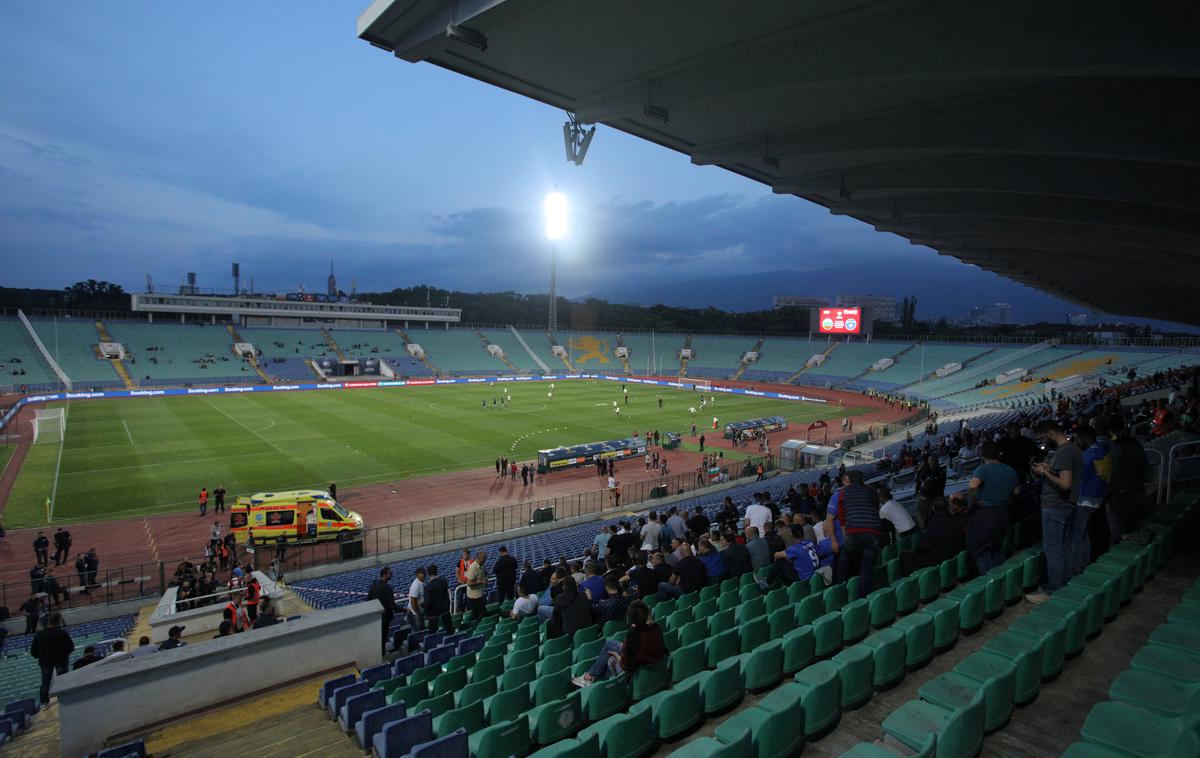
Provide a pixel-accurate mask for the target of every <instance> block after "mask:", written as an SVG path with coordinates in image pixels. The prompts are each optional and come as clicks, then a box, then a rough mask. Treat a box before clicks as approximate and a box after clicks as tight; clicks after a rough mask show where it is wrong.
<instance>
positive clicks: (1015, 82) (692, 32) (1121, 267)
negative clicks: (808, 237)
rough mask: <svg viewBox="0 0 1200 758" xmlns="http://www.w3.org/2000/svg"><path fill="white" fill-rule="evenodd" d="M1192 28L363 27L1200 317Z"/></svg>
mask: <svg viewBox="0 0 1200 758" xmlns="http://www.w3.org/2000/svg"><path fill="white" fill-rule="evenodd" d="M451 14H453V17H452V15H451ZM1198 19H1200V14H1198V13H1197V10H1196V8H1195V6H1194V5H1193V4H1190V3H1172V2H1167V1H1165V0H1164V1H1162V2H1150V3H1144V4H1133V5H1130V4H1127V3H1117V2H1099V3H1096V2H1087V3H1085V2H1080V1H1079V0H1059V1H1057V2H1045V0H1042V1H1041V2H1036V1H1033V0H1009V1H1008V2H1001V3H971V2H966V3H964V2H953V1H951V0H941V1H939V0H897V1H895V2H867V1H866V0H827V1H825V2H792V1H788V0H783V1H779V0H776V1H767V0H763V1H762V2H748V3H744V2H728V1H727V0H701V1H699V2H693V3H686V4H680V3H653V2H644V1H643V0H610V1H609V2H601V3H586V2H579V1H578V0H557V1H555V2H550V1H549V0H455V1H454V2H446V0H376V1H375V2H374V3H373V4H372V5H371V7H370V8H368V9H367V10H366V11H365V12H364V13H363V15H362V16H361V17H360V19H359V24H358V33H359V36H360V37H361V38H362V39H364V40H366V41H368V42H370V43H371V44H372V45H375V46H377V47H380V48H383V49H385V50H388V51H391V52H394V54H395V55H396V56H397V57H399V58H402V59H404V60H407V61H412V62H417V61H427V62H429V63H433V64H435V65H438V66H442V67H444V68H447V69H450V70H453V71H457V72H459V73H462V74H465V75H466V76H470V77H473V78H475V79H479V80H481V81H484V82H488V83H490V84H493V85H496V86H498V87H503V88H505V89H509V90H512V91H514V92H517V93H520V94H522V95H525V96H527V97H530V98H533V99H536V100H540V101H542V102H545V103H548V104H550V105H553V106H555V107H558V108H562V109H564V110H567V111H570V112H572V113H574V114H576V115H577V117H578V119H579V120H580V121H583V122H598V123H603V124H605V125H607V126H610V127H612V128H614V129H620V130H622V131H625V132H628V133H630V134H634V135H637V136H639V137H643V138H645V139H647V140H650V141H652V142H656V143H658V144H661V145H664V146H666V147H670V148H672V149H675V150H678V151H680V152H683V153H686V154H687V155H689V156H691V159H692V162H693V163H695V164H697V165H718V166H722V167H724V168H727V169H729V170H730V171H733V172H736V173H738V174H741V175H743V176H746V177H749V178H751V179H755V180H757V181H760V182H763V183H765V184H768V185H770V186H771V187H772V188H773V189H774V191H775V192H777V193H785V194H795V195H797V196H799V197H802V198H805V199H807V200H811V201H812V202H815V203H819V204H820V205H823V206H825V207H826V208H828V209H829V210H830V212H831V213H834V214H843V215H848V216H851V217H853V218H857V219H859V220H862V221H864V222H866V223H868V224H871V225H873V226H874V227H875V228H876V229H879V230H881V231H888V232H894V233H896V234H899V235H901V236H903V237H906V238H908V239H909V240H910V241H911V242H913V243H914V244H919V245H928V246H929V247H932V248H934V249H935V250H937V251H939V252H940V253H941V254H943V255H950V256H954V257H955V258H958V259H960V260H962V261H964V262H966V263H972V264H975V265H977V266H980V267H982V268H985V269H988V270H990V271H995V272H996V273H999V274H1002V275H1004V276H1007V277H1010V278H1012V279H1015V280H1017V281H1021V282H1024V283H1026V284H1029V285H1031V286H1033V287H1036V288H1037V289H1040V290H1043V291H1045V292H1048V293H1051V294H1054V295H1058V296H1060V297H1063V298H1065V299H1067V300H1070V301H1073V302H1075V303H1078V304H1081V305H1085V306H1088V307H1091V308H1094V309H1097V310H1101V311H1105V312H1117V313H1123V314H1127V315H1136V316H1144V317H1149V318H1160V319H1166V320H1170V321H1177V322H1182V323H1190V324H1200V308H1197V307H1196V305H1195V304H1194V303H1193V302H1192V301H1191V298H1192V297H1195V293H1196V290H1197V285H1198V284H1200V244H1198V243H1200V170H1198V167H1200V139H1197V135H1200V86H1198V83H1200V79H1198V76H1200V45H1197V44H1196V32H1197V20H1198ZM448 24H454V25H455V26H456V27H457V28H458V29H460V30H465V31H461V32H460V33H459V34H458V35H457V38H451V37H450V36H449V35H448V34H447V25H448ZM476 33H477V34H478V35H479V36H475V34H476ZM481 43H482V45H481ZM481 46H484V47H486V49H480V47H481ZM599 136H600V138H601V139H602V138H603V135H599ZM546 139H557V135H555V134H549V133H548V134H547V135H546Z"/></svg>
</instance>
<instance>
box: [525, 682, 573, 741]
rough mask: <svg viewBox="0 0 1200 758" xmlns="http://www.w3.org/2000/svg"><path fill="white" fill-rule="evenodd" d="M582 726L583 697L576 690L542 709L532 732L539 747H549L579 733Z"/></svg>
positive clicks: (531, 726)
mask: <svg viewBox="0 0 1200 758" xmlns="http://www.w3.org/2000/svg"><path fill="white" fill-rule="evenodd" d="M581 726H583V696H582V693H581V692H580V691H579V690H575V691H574V692H572V693H571V694H569V695H567V696H566V697H563V698H559V699H558V700H556V701H554V702H553V703H550V704H549V705H547V706H546V708H544V709H541V710H540V711H539V713H538V716H537V723H536V724H532V725H530V730H531V731H532V732H533V734H534V739H535V741H536V742H537V743H538V744H539V745H549V744H550V743H552V742H558V741H559V740H561V739H563V738H565V737H570V736H571V735H573V734H575V732H577V731H579V728H580V727H581Z"/></svg>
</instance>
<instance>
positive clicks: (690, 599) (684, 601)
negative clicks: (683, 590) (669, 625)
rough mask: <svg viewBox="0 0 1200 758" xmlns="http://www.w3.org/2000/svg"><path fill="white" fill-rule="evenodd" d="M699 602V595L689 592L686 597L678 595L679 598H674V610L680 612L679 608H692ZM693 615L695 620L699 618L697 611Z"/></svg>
mask: <svg viewBox="0 0 1200 758" xmlns="http://www.w3.org/2000/svg"><path fill="white" fill-rule="evenodd" d="M699 602H700V593H699V592H689V593H687V594H686V595H680V596H679V597H677V598H675V610H680V609H681V608H694V607H695V606H696V604H697V603H699ZM695 615H696V618H700V611H699V610H697V611H696V612H695Z"/></svg>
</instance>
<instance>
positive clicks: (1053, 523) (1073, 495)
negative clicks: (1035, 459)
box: [1025, 419, 1083, 603]
mask: <svg viewBox="0 0 1200 758" xmlns="http://www.w3.org/2000/svg"><path fill="white" fill-rule="evenodd" d="M1036 432H1037V435H1038V437H1039V438H1041V439H1043V440H1045V441H1046V443H1048V444H1049V445H1052V446H1054V448H1055V449H1054V454H1053V456H1052V457H1051V459H1050V462H1049V463H1046V462H1039V463H1035V464H1033V465H1032V466H1031V467H1030V470H1031V471H1032V472H1033V475H1034V476H1037V477H1041V480H1042V550H1043V551H1044V552H1045V554H1046V583H1045V584H1044V585H1043V586H1042V591H1041V592H1035V593H1031V594H1029V595H1026V596H1025V598H1026V599H1027V600H1029V601H1030V602H1032V603H1041V602H1044V601H1046V600H1049V599H1050V595H1051V594H1053V593H1055V592H1057V591H1058V590H1059V589H1060V588H1061V587H1062V586H1063V585H1064V584H1066V582H1067V580H1068V579H1070V578H1071V573H1070V572H1071V567H1072V566H1073V565H1074V559H1073V558H1072V556H1073V555H1074V554H1075V553H1074V545H1073V544H1072V542H1071V534H1072V531H1071V526H1072V521H1074V519H1075V505H1076V503H1078V502H1079V484H1080V480H1081V479H1082V474H1083V451H1081V450H1080V449H1079V447H1078V446H1077V445H1076V444H1075V443H1074V442H1071V441H1070V440H1069V439H1067V435H1066V434H1064V433H1063V430H1062V427H1061V426H1059V425H1058V423H1057V422H1054V421H1051V420H1049V419H1047V420H1044V421H1042V422H1040V423H1039V424H1038V425H1037V428H1036Z"/></svg>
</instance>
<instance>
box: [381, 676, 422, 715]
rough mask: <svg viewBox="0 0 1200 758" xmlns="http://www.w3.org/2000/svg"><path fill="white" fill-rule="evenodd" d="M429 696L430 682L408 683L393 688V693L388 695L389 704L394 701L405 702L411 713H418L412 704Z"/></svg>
mask: <svg viewBox="0 0 1200 758" xmlns="http://www.w3.org/2000/svg"><path fill="white" fill-rule="evenodd" d="M427 697H429V684H428V683H427V682H417V683H416V684H408V685H405V686H403V687H397V688H396V689H394V690H392V693H391V694H390V695H388V696H387V702H388V704H389V705H391V704H392V703H404V704H406V705H407V706H408V712H409V713H416V711H415V710H413V707H412V706H414V705H416V704H417V703H418V702H420V701H421V700H424V699H425V698H427Z"/></svg>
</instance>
